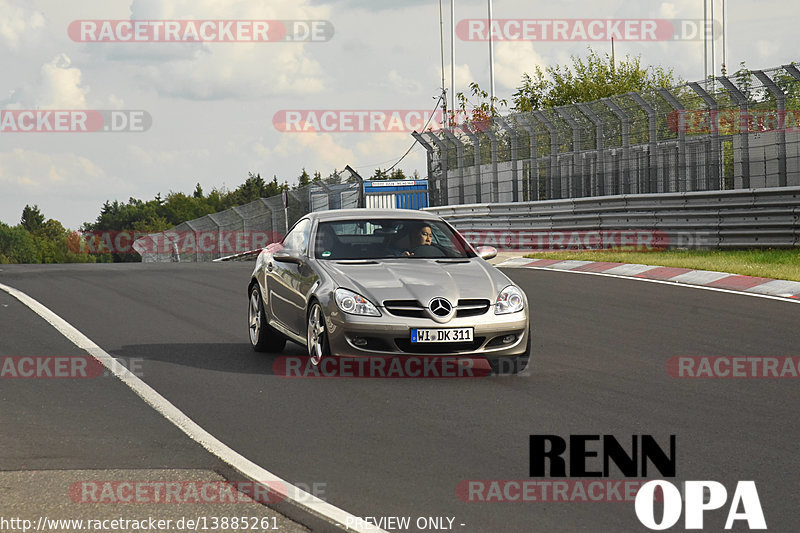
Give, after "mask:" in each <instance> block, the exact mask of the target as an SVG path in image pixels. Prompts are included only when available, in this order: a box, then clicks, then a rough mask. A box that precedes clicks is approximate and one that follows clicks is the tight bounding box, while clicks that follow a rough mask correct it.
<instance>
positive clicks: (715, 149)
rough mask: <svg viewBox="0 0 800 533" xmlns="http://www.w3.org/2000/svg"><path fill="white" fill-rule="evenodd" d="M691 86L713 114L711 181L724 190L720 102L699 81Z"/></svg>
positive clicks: (708, 188)
mask: <svg viewBox="0 0 800 533" xmlns="http://www.w3.org/2000/svg"><path fill="white" fill-rule="evenodd" d="M689 87H691V89H692V90H693V91H694V92H696V93H697V95H698V96H699V97H700V99H702V100H703V103H705V104H706V105H707V106H708V109H709V114H710V115H711V161H713V164H712V165H710V170H711V183H715V184H716V188H717V189H718V190H722V189H723V188H724V187H723V183H722V172H721V168H720V166H721V164H720V156H721V154H722V149H721V148H722V141H721V140H720V137H719V103H718V102H717V100H716V99H715V98H714V97H713V96H711V95H710V94H708V92H706V90H705V89H703V88H702V87H700V84H699V83H697V82H692V83H690V84H689ZM705 190H710V187H709V186H708V177H707V176H706V187H705Z"/></svg>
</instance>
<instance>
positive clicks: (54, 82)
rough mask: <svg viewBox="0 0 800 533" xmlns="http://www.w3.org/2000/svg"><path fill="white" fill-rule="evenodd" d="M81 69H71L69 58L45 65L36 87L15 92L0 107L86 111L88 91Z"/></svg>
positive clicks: (26, 86)
mask: <svg viewBox="0 0 800 533" xmlns="http://www.w3.org/2000/svg"><path fill="white" fill-rule="evenodd" d="M81 78H82V74H81V71H80V69H78V68H76V67H73V66H72V61H71V60H70V58H69V56H67V55H66V54H59V55H57V56H56V57H54V58H53V59H52V60H51V61H49V62H47V63H45V64H44V65H42V67H41V69H40V70H39V78H38V80H37V81H36V83H35V84H34V85H31V84H26V85H23V86H22V87H20V88H18V89H16V90H14V91H13V92H12V94H11V96H10V97H9V98H8V99H7V100H4V101H2V102H0V104H5V107H7V108H14V109H22V108H41V109H86V107H87V104H86V95H87V94H88V93H89V87H88V86H84V85H83V84H82V80H81Z"/></svg>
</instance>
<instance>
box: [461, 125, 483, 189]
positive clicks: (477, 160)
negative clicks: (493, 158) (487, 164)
mask: <svg viewBox="0 0 800 533" xmlns="http://www.w3.org/2000/svg"><path fill="white" fill-rule="evenodd" d="M461 131H463V132H464V134H465V135H466V136H467V137H469V140H470V141H472V149H473V150H472V161H473V165H472V166H473V168H474V169H475V171H474V172H473V178H474V180H475V203H480V202H482V201H483V199H482V198H483V196H482V191H483V187H482V184H481V179H482V177H481V163H482V161H483V158H482V157H481V138H480V137H479V136H478V134H477V133H476V132H474V131H472V130H471V129H470V127H469V125H467V124H466V123H465V124H462V125H461Z"/></svg>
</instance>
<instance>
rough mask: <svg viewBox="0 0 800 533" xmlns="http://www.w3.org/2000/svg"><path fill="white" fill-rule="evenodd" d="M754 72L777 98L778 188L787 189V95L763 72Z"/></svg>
mask: <svg viewBox="0 0 800 533" xmlns="http://www.w3.org/2000/svg"><path fill="white" fill-rule="evenodd" d="M752 72H753V75H755V77H756V78H758V80H759V81H760V82H761V83H763V84H764V86H765V87H766V88H767V90H768V91H769V92H770V93H772V96H774V97H775V106H776V110H777V111H778V131H777V134H778V187H786V127H785V126H786V95H784V94H783V91H782V90H781V88H780V87H778V86H777V85H775V82H774V81H772V79H771V78H770V77H769V76H767V75H766V74H765V73H764V72H763V71H761V70H754V71H752Z"/></svg>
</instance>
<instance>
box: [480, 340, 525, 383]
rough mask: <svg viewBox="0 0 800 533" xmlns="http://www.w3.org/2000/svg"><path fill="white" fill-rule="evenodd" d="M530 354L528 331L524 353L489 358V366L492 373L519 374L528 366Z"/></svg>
mask: <svg viewBox="0 0 800 533" xmlns="http://www.w3.org/2000/svg"><path fill="white" fill-rule="evenodd" d="M530 356H531V332H530V331H529V332H528V343H527V344H526V345H525V353H522V354H520V355H509V356H505V357H495V358H491V359H489V360H488V361H489V366H490V367H491V368H492V374H495V375H500V374H519V373H520V372H522V371H524V370H525V369H526V368H528V360H529V359H530Z"/></svg>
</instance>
